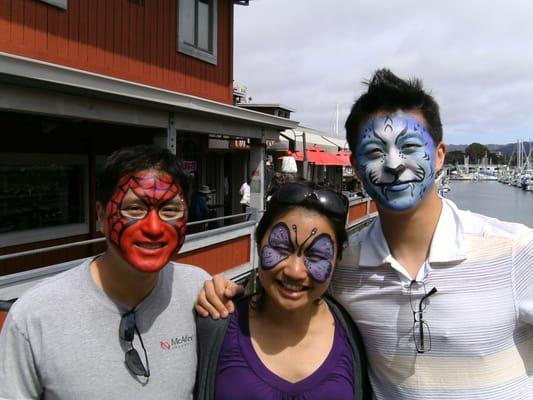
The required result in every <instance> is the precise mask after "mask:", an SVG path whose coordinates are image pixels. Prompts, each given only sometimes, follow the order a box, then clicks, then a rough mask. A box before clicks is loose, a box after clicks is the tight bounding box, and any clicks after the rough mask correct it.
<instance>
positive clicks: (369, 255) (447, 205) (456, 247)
mask: <svg viewBox="0 0 533 400" xmlns="http://www.w3.org/2000/svg"><path fill="white" fill-rule="evenodd" d="M442 201H443V205H442V211H441V214H440V217H439V222H438V223H437V228H436V229H435V233H434V234H433V240H432V241H431V247H430V250H429V263H430V264H432V263H452V262H457V261H462V260H465V259H466V257H467V251H466V246H465V234H464V227H463V224H462V223H461V220H460V218H459V213H458V209H457V206H456V205H455V204H454V203H453V202H452V201H450V200H448V199H442ZM361 239H362V240H361V242H360V243H361V253H360V258H359V265H360V266H363V267H365V266H366V267H373V266H379V265H383V264H391V261H394V258H393V257H392V255H391V252H390V249H389V245H388V244H387V241H386V240H385V236H384V235H383V230H382V229H381V220H380V218H379V215H378V217H377V218H376V220H375V221H374V222H373V223H372V225H371V226H370V227H369V228H368V231H367V232H366V235H365V236H364V237H363V238H361Z"/></svg>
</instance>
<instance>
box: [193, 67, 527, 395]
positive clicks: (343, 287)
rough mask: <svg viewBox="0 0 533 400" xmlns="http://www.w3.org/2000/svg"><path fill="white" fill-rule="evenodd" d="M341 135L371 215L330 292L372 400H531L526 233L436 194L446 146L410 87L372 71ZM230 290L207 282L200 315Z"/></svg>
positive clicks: (420, 92)
mask: <svg viewBox="0 0 533 400" xmlns="http://www.w3.org/2000/svg"><path fill="white" fill-rule="evenodd" d="M458 95H460V93H458ZM466 118H468V116H466ZM345 126H346V138H347V140H348V143H349V145H350V150H351V151H352V165H353V166H354V169H355V171H356V172H357V173H358V175H359V177H360V179H361V180H362V182H363V185H364V187H365V189H366V190H367V192H368V193H369V194H370V196H371V197H372V200H373V201H374V202H375V205H376V207H377V210H378V216H377V218H376V219H375V220H374V221H373V222H372V223H371V224H370V225H369V226H368V228H366V229H364V230H363V231H361V232H359V233H358V234H357V235H355V236H353V237H352V238H351V239H352V240H350V245H349V247H348V248H346V249H345V250H344V253H343V258H342V260H340V261H339V262H338V263H337V266H336V268H335V271H334V273H333V275H332V278H331V284H330V287H329V290H330V292H331V293H332V294H333V296H334V297H335V299H336V300H338V301H339V302H340V304H341V305H343V306H344V307H345V308H346V309H347V311H348V312H349V313H350V315H351V317H352V319H353V321H354V322H355V324H356V325H357V327H358V328H359V330H360V331H361V334H362V337H363V340H364V343H365V348H366V353H367V355H368V360H369V364H370V368H369V371H370V379H371V382H372V388H373V389H374V395H375V398H376V399H378V400H389V399H397V400H410V399H448V400H463V399H474V398H476V399H484V400H500V399H513V400H518V399H524V400H526V399H531V398H532V391H531V385H532V382H533V374H532V372H531V368H528V366H529V365H531V363H532V362H533V351H531V349H532V348H533V328H532V325H533V273H532V272H531V271H532V266H533V230H532V229H530V228H528V227H526V226H524V225H521V224H514V223H509V222H505V221H499V220H496V219H494V218H489V217H486V216H484V215H479V214H475V213H471V212H468V211H463V210H461V209H459V208H458V207H457V206H456V205H455V204H454V203H453V202H452V201H450V200H448V199H445V198H441V197H439V195H438V193H437V190H436V185H435V176H436V175H437V173H438V172H439V171H440V170H441V168H442V166H443V164H444V156H445V152H446V146H445V145H444V143H443V142H442V124H441V120H440V113H439V106H438V104H437V102H436V101H435V99H434V98H433V96H432V95H430V94H429V93H428V92H426V91H425V90H424V89H423V87H422V82H421V81H420V80H419V79H410V80H404V79H401V78H399V77H397V76H396V75H394V74H393V73H392V72H391V71H389V70H388V69H381V70H378V71H376V73H375V74H374V75H373V77H372V78H371V79H370V81H369V82H368V88H367V90H366V92H364V93H363V94H362V95H361V96H360V97H359V98H358V99H357V100H356V102H355V103H354V105H353V107H352V109H351V112H350V115H349V116H348V119H347V121H346V125H345ZM452 190H453V188H452ZM506 206H508V205H506ZM237 290H238V289H237V287H236V286H234V285H231V284H228V283H227V282H224V281H223V279H221V278H220V277H219V276H215V277H214V279H213V281H210V282H206V284H205V286H204V290H203V292H202V294H201V295H200V297H199V307H198V310H199V312H207V311H209V310H210V309H209V305H217V306H216V307H215V309H216V311H217V312H218V313H219V315H224V314H225V313H227V312H228V308H229V311H231V309H232V307H233V305H232V304H231V303H230V302H229V301H228V299H229V298H231V296H232V295H233V294H234V293H235V292H237ZM213 293H216V294H217V296H213V295H212V294H213ZM204 298H205V300H207V303H208V304H206V303H204V302H203V299H204ZM200 300H202V301H200ZM220 305H222V307H221V306H220ZM200 306H201V307H200ZM524 349H529V350H524Z"/></svg>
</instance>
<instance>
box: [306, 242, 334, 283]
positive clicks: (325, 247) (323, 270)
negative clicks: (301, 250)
mask: <svg viewBox="0 0 533 400" xmlns="http://www.w3.org/2000/svg"><path fill="white" fill-rule="evenodd" d="M333 253H334V252H333V241H332V240H331V238H330V236H329V235H320V236H318V237H317V238H316V239H315V240H314V241H313V243H311V245H310V246H309V249H308V250H307V251H306V256H308V255H309V254H316V255H320V259H319V260H313V259H309V258H307V257H306V258H305V260H304V263H305V266H306V267H307V270H308V271H309V273H310V274H311V276H312V277H313V279H314V280H315V281H317V282H319V283H323V282H325V281H326V280H327V279H328V278H329V276H330V275H331V270H332V261H333Z"/></svg>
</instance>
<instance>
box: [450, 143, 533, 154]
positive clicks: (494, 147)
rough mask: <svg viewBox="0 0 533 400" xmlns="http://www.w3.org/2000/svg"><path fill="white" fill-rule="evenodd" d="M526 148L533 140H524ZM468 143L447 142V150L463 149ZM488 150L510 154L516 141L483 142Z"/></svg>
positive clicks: (531, 144)
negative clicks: (505, 142)
mask: <svg viewBox="0 0 533 400" xmlns="http://www.w3.org/2000/svg"><path fill="white" fill-rule="evenodd" d="M524 145H525V146H526V149H527V150H529V147H530V146H533V142H529V144H528V142H524ZM468 146H469V145H468V144H449V145H448V151H465V149H466V148H467V147H468ZM484 146H485V147H487V148H488V149H489V150H490V151H492V152H493V153H496V152H500V153H502V154H503V155H504V156H507V157H508V156H510V155H511V154H513V151H515V147H516V143H507V144H485V145H484Z"/></svg>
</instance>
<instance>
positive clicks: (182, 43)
mask: <svg viewBox="0 0 533 400" xmlns="http://www.w3.org/2000/svg"><path fill="white" fill-rule="evenodd" d="M178 2H179V6H178V51H180V52H182V53H185V54H188V55H190V56H192V57H196V58H199V59H201V60H203V61H207V62H209V63H211V64H216V63H217V0H178Z"/></svg>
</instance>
